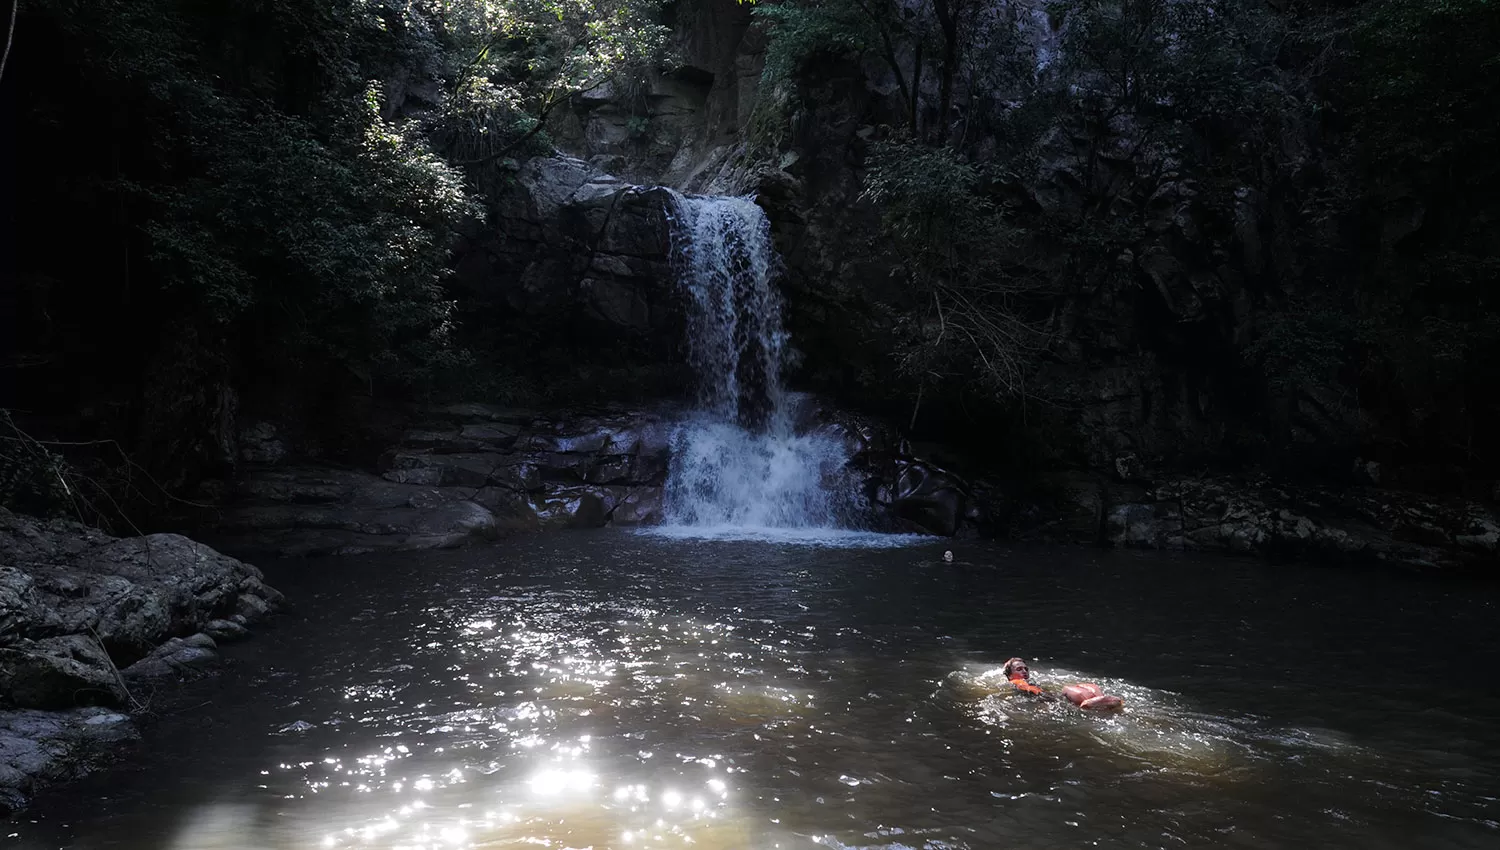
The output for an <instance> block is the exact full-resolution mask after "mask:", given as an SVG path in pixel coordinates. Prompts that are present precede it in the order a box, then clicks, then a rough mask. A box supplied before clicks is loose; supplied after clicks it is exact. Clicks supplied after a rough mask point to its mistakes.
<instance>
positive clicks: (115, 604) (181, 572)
mask: <svg viewBox="0 0 1500 850" xmlns="http://www.w3.org/2000/svg"><path fill="white" fill-rule="evenodd" d="M281 602H282V596H281V594H280V593H279V592H277V591H276V590H275V589H274V588H271V587H269V586H268V585H266V584H265V582H264V577H263V576H262V574H261V572H260V570H258V569H256V568H255V567H253V566H251V565H249V564H246V563H244V562H242V561H238V560H236V559H234V558H230V557H228V556H225V555H223V554H221V553H219V552H217V551H215V550H213V549H211V548H209V547H207V546H204V545H202V544H200V543H196V542H194V541H192V540H189V539H187V538H185V537H181V536H179V535H176V534H151V535H147V536H144V537H133V538H123V539H117V538H114V537H111V536H109V535H107V534H103V533H101V532H99V531H97V530H95V529H90V528H86V527H84V526H82V525H79V524H77V523H73V522H67V521H62V520H50V521H47V520H38V519H33V518H30V517H24V516H19V515H17V514H13V513H11V512H10V511H7V510H4V509H0V814H4V813H5V812H7V811H9V810H11V809H14V808H16V807H18V806H20V805H22V804H23V803H24V801H25V798H26V795H27V794H28V793H29V792H30V791H31V790H32V789H33V788H35V787H36V786H38V785H39V784H42V783H46V782H51V781H57V780H61V779H67V778H70V777H73V776H77V775H79V774H81V773H82V772H86V771H87V770H88V769H90V768H91V766H92V765H93V764H94V763H96V762H97V761H99V759H100V758H101V757H102V756H103V755H104V754H105V753H107V752H109V750H110V749H111V748H112V747H114V746H117V745H118V744H120V743H122V742H127V741H131V740H134V739H135V737H136V733H135V730H134V728H133V727H132V725H131V722H130V719H129V717H127V716H126V715H124V714H120V713H118V712H115V711H109V710H105V709H100V708H86V707H87V706H99V705H103V706H113V707H120V708H122V709H123V708H126V707H132V708H133V707H135V706H136V704H137V700H138V699H140V698H141V697H142V694H141V693H139V692H136V691H135V683H136V682H139V681H140V678H139V677H136V676H132V674H131V672H130V670H131V669H134V668H133V667H132V666H131V665H136V666H139V664H141V663H144V662H143V659H151V658H171V659H173V660H174V661H175V662H177V665H178V666H175V667H170V668H169V669H167V670H166V673H167V677H171V678H175V677H176V676H178V675H180V674H181V673H182V672H185V671H188V669H189V667H190V666H194V667H196V668H201V667H202V666H203V665H204V664H207V663H211V662H212V661H213V660H214V656H213V652H212V646H213V641H212V639H211V638H209V637H208V636H207V635H198V634H195V633H197V632H199V631H201V630H202V629H204V628H207V627H212V626H213V624H219V626H218V628H220V629H221V630H222V629H223V626H224V625H225V624H233V625H234V627H235V629H237V630H239V632H240V633H243V629H244V626H245V625H246V624H249V623H252V622H254V621H255V620H257V619H260V618H261V617H264V616H265V615H266V614H268V613H270V612H271V611H273V610H275V609H276V608H277V607H278V606H279V605H280V604H281ZM181 635H195V636H194V637H190V638H187V639H186V640H181V639H179V636H181ZM189 656H191V659H189ZM189 660H191V665H190V664H189V663H188V662H189ZM122 670H123V671H124V672H122Z"/></svg>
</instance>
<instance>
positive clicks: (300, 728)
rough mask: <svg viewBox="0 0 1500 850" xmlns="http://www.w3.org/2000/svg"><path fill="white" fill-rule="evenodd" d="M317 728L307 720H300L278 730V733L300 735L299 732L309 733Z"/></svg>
mask: <svg viewBox="0 0 1500 850" xmlns="http://www.w3.org/2000/svg"><path fill="white" fill-rule="evenodd" d="M316 728H317V727H316V726H314V725H313V724H311V723H308V722H307V721H306V720H298V721H297V722H295V723H288V724H287V725H285V726H283V727H281V728H280V729H278V730H276V731H277V734H281V735H292V734H296V733H299V732H306V731H309V730H311V729H316Z"/></svg>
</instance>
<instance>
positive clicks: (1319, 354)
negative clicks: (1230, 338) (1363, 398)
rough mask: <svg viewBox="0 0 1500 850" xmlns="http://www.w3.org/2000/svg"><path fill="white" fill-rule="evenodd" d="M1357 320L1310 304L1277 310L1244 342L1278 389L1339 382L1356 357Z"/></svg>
mask: <svg viewBox="0 0 1500 850" xmlns="http://www.w3.org/2000/svg"><path fill="white" fill-rule="evenodd" d="M1360 336H1361V334H1360V328H1359V325H1358V323H1357V322H1356V321H1355V320H1354V319H1352V318H1351V317H1350V316H1349V314H1348V313H1347V312H1344V311H1342V310H1331V309H1327V308H1307V309H1301V310H1297V311H1296V312H1288V313H1277V314H1273V315H1271V316H1268V317H1267V318H1266V319H1265V320H1264V321H1263V327H1262V331H1261V334H1260V336H1259V337H1258V338H1257V339H1256V340H1255V341H1254V342H1253V343H1251V344H1250V345H1248V346H1246V347H1245V350H1244V356H1245V358H1246V360H1247V361H1248V362H1250V363H1252V364H1254V365H1256V366H1258V367H1259V368H1260V369H1261V370H1262V371H1263V372H1264V374H1265V375H1266V379H1267V381H1268V382H1269V383H1270V385H1271V387H1272V388H1273V389H1274V390H1276V391H1277V392H1281V393H1286V392H1298V391H1302V390H1306V389H1310V388H1315V387H1321V386H1330V385H1337V384H1338V383H1339V382H1340V380H1341V378H1342V377H1343V373H1344V372H1345V371H1346V370H1347V369H1348V368H1349V365H1350V363H1351V361H1352V360H1353V358H1354V356H1355V352H1354V348H1355V345H1356V344H1357V342H1358V341H1359V339H1360Z"/></svg>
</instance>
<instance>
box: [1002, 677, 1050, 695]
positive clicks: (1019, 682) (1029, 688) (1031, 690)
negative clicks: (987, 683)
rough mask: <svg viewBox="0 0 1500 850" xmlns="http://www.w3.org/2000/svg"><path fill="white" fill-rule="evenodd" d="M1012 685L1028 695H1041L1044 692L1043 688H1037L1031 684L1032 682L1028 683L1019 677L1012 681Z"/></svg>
mask: <svg viewBox="0 0 1500 850" xmlns="http://www.w3.org/2000/svg"><path fill="white" fill-rule="evenodd" d="M1010 683H1011V684H1012V685H1015V686H1016V689H1017V690H1022V691H1025V692H1026V693H1028V694H1039V693H1041V692H1042V689H1041V688H1039V687H1037V686H1036V685H1033V684H1031V683H1030V682H1028V681H1026V680H1025V679H1023V678H1021V677H1020V676H1017V677H1016V678H1014V679H1011V680H1010Z"/></svg>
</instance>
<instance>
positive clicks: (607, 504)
mask: <svg viewBox="0 0 1500 850" xmlns="http://www.w3.org/2000/svg"><path fill="white" fill-rule="evenodd" d="M669 436H670V426H669V424H668V420H667V414H664V413H646V412H631V411H619V410H616V411H602V412H601V411H595V412H587V411H580V412H564V413H554V414H546V415H543V414H540V413H536V412H533V411H527V410H518V409H514V408H505V407H499V406H493V405H485V404H457V405H450V406H445V407H441V408H437V409H434V410H431V411H429V412H428V415H427V418H426V419H425V421H420V422H418V423H417V425H416V426H415V427H412V428H410V429H408V430H407V431H406V433H405V435H404V436H403V437H402V439H401V441H400V444H399V445H397V446H395V447H393V448H391V449H390V450H389V451H387V452H386V453H385V454H384V455H383V456H382V458H381V459H380V464H379V467H378V468H377V469H376V470H374V471H370V472H360V471H348V470H331V469H323V468H315V467H305V466H296V465H289V466H278V465H262V466H258V467H247V468H246V475H245V476H244V477H243V478H242V480H241V481H240V482H239V483H238V484H237V485H236V496H235V500H234V502H233V503H232V504H231V505H229V506H228V507H227V508H226V509H225V510H224V511H222V513H221V515H220V516H219V517H218V518H216V520H215V521H214V531H215V532H216V533H218V534H221V535H225V536H226V537H227V538H228V539H230V540H232V541H234V542H235V543H236V545H238V546H243V547H248V548H249V549H251V550H255V549H266V550H269V551H273V552H275V553H278V554H282V555H292V556H304V555H327V554H355V553H360V552H369V551H376V550H416V549H436V548H448V547H453V546H459V545H463V544H464V543H467V542H470V541H473V540H476V539H485V538H495V537H501V536H505V535H509V534H514V533H518V532H524V531H538V530H545V529H557V528H597V527H602V526H605V525H640V524H645V523H651V522H656V521H659V520H660V518H661V498H662V485H663V484H664V483H665V480H666V474H667V459H668V454H669V445H668V438H669Z"/></svg>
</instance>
